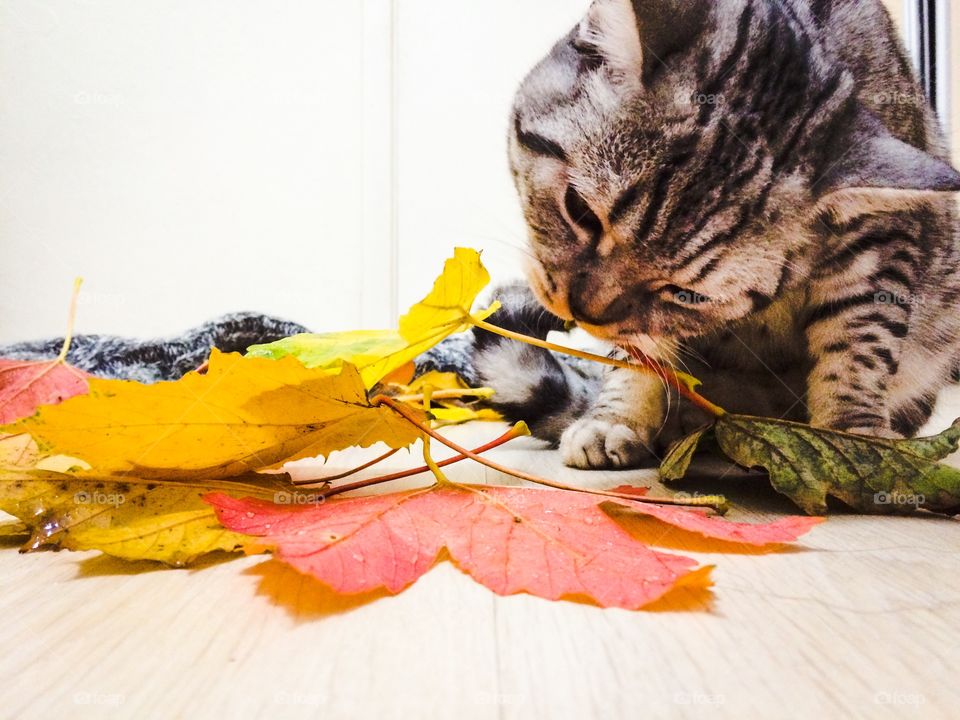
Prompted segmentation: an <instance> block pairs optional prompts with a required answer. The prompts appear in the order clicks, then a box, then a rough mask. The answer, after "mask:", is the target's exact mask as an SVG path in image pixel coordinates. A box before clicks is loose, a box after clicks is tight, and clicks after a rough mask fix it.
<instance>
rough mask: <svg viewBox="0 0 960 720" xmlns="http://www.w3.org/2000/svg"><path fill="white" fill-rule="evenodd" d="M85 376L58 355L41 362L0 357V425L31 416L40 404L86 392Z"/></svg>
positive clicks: (51, 402)
mask: <svg viewBox="0 0 960 720" xmlns="http://www.w3.org/2000/svg"><path fill="white" fill-rule="evenodd" d="M88 377H89V376H88V375H87V374H86V373H84V372H83V371H81V370H77V369H76V368H75V367H71V366H70V365H67V364H66V363H65V362H64V361H63V360H62V359H60V358H57V359H55V360H48V361H44V362H27V361H22V360H3V359H0V424H6V423H10V422H13V421H14V420H19V419H20V418H25V417H30V416H31V415H33V414H34V413H35V412H36V411H37V408H38V407H40V406H41V405H55V404H57V403H59V402H63V401H64V400H66V399H67V398H71V397H73V396H74V395H83V394H85V393H87V392H88V391H89V387H88V385H87V378H88Z"/></svg>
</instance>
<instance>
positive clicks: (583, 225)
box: [563, 185, 603, 239]
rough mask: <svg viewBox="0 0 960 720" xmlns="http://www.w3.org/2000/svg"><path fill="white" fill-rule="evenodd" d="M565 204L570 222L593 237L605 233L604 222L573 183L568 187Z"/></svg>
mask: <svg viewBox="0 0 960 720" xmlns="http://www.w3.org/2000/svg"><path fill="white" fill-rule="evenodd" d="M563 204H564V209H565V210H566V211H567V216H568V217H569V218H570V222H572V223H573V224H575V225H576V226H577V227H579V228H580V229H582V230H585V231H586V232H587V233H589V235H590V238H591V239H596V238H598V237H599V236H600V235H602V234H603V223H602V222H601V221H600V218H599V217H597V214H596V213H595V212H593V210H592V209H591V208H590V205H589V204H588V203H587V201H586V200H584V199H583V196H582V195H581V194H580V193H578V192H577V190H576V188H574V187H573V185H570V186H568V187H567V192H566V194H565V195H564V198H563Z"/></svg>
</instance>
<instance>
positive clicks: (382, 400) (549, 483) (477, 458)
mask: <svg viewBox="0 0 960 720" xmlns="http://www.w3.org/2000/svg"><path fill="white" fill-rule="evenodd" d="M371 402H372V404H374V405H386V406H387V407H389V408H390V409H391V410H393V411H394V412H395V413H397V414H398V415H400V416H402V417H403V418H404V419H405V420H407V421H408V422H410V423H412V424H414V425H416V426H417V427H418V428H420V430H421V431H423V432H424V433H426V434H427V435H429V436H430V437H432V438H433V439H434V440H437V441H438V442H441V443H443V444H444V445H446V446H447V447H448V448H450V449H451V450H453V451H455V452H458V453H460V454H461V455H464V456H466V457H468V458H470V459H471V460H473V461H474V462H478V463H480V464H481V465H486V466H487V467H488V468H491V469H492V470H496V471H497V472H502V473H503V474H505V475H512V476H513V477H515V478H518V479H520V480H526V481H527V482H532V483H535V484H537V485H544V486H546V487H550V488H553V489H555V490H569V491H572V492H581V493H587V494H589V495H599V496H601V497H610V498H615V499H617V500H631V501H633V502H642V503H650V504H652V505H678V506H683V507H710V508H713V509H714V510H717V511H720V510H721V508H722V507H723V506H724V505H725V504H726V500H725V499H724V498H723V497H720V496H716V495H714V496H705V497H698V498H688V499H685V500H679V499H677V498H653V497H638V496H636V495H627V494H625V493H616V492H608V491H606V490H592V489H589V488H578V487H573V486H572V485H566V484H564V483H559V482H555V481H553V480H547V479H546V478H542V477H539V476H537V475H531V474H530V473H525V472H523V471H521V470H514V469H512V468H508V467H506V466H504V465H501V464H500V463H497V462H494V461H493V460H488V459H487V458H485V457H482V456H481V455H479V454H477V453H475V452H472V451H470V450H467V449H466V448H464V447H461V446H460V445H457V444H456V443H455V442H453V441H452V440H449V439H447V438H445V437H444V436H443V435H441V434H440V433H438V432H436V431H434V430H433V429H432V428H429V427H426V426H425V425H423V424H422V423H421V422H420V421H419V420H418V419H417V417H416V416H415V415H414V414H413V413H412V412H411V411H410V410H409V408H407V407H405V406H404V405H403V404H402V403H398V402H395V401H394V400H392V399H391V398H389V397H386V396H385V395H379V396H377V397H375V398H374V399H373V400H372V401H371Z"/></svg>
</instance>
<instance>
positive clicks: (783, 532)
mask: <svg viewBox="0 0 960 720" xmlns="http://www.w3.org/2000/svg"><path fill="white" fill-rule="evenodd" d="M612 502H613V503H614V504H618V505H624V506H627V507H629V508H630V509H631V510H633V511H635V512H638V513H641V514H643V515H649V516H651V517H655V518H657V519H658V520H662V521H663V522H665V523H670V524H671V525H675V526H677V527H678V528H682V529H684V530H688V531H690V532H695V533H699V534H700V535H703V536H704V537H707V538H711V539H712V540H725V541H727V542H735V543H743V544H746V545H756V546H758V547H760V546H763V545H777V544H781V543H789V542H793V541H794V540H796V539H797V538H799V537H800V536H801V535H805V534H806V533H808V532H810V530H811V529H813V528H814V527H815V526H817V525H819V524H820V523H822V522H823V521H824V520H826V518H822V517H799V516H789V517H785V518H781V519H780V520H777V521H775V522H772V523H737V522H730V521H729V520H724V519H723V518H720V517H717V516H716V515H707V514H706V512H703V511H699V510H688V509H685V508H681V507H673V506H668V505H653V504H651V503H637V502H630V501H629V500H613V501H612Z"/></svg>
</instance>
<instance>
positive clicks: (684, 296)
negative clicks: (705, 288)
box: [660, 285, 711, 307]
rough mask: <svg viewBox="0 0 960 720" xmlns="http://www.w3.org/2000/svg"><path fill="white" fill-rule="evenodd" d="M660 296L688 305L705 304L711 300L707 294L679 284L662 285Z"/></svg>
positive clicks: (668, 300) (669, 300)
mask: <svg viewBox="0 0 960 720" xmlns="http://www.w3.org/2000/svg"><path fill="white" fill-rule="evenodd" d="M660 297H662V298H663V299H664V300H666V301H667V302H671V303H674V304H676V305H686V306H690V307H696V306H697V305H705V304H706V303H708V302H710V301H711V299H710V298H709V297H708V296H706V295H703V294H701V293H698V292H697V291H696V290H690V289H688V288H682V287H680V286H679V285H664V286H663V287H661V288H660Z"/></svg>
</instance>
